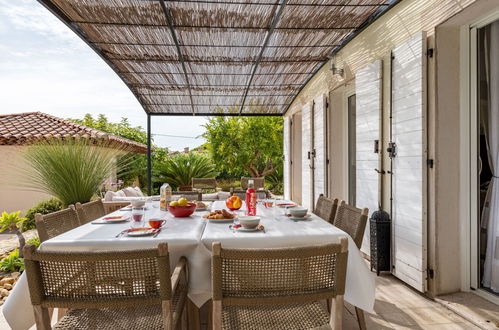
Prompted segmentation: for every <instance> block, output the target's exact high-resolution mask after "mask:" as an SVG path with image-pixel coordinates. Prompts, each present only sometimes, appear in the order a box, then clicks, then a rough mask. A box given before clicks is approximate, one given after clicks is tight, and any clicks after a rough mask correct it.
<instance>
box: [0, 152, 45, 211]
mask: <svg viewBox="0 0 499 330" xmlns="http://www.w3.org/2000/svg"><path fill="white" fill-rule="evenodd" d="M22 149H23V147H19V146H0V212H3V211H6V212H14V211H18V210H21V211H23V212H25V211H26V210H27V209H29V208H31V207H32V206H33V205H35V204H36V203H37V202H39V201H40V200H42V199H46V198H50V195H48V194H44V193H41V192H37V191H30V190H26V189H25V188H22V187H21V186H20V181H21V180H22V179H21V173H20V169H21V168H26V163H25V161H24V160H23V157H22Z"/></svg>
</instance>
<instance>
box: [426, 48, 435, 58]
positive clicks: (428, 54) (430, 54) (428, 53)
mask: <svg viewBox="0 0 499 330" xmlns="http://www.w3.org/2000/svg"><path fill="white" fill-rule="evenodd" d="M426 55H427V56H428V57H433V48H428V49H427V50H426Z"/></svg>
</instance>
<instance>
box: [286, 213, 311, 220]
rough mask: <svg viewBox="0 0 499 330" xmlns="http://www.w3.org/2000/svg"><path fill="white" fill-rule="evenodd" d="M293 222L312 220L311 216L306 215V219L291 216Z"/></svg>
mask: <svg viewBox="0 0 499 330" xmlns="http://www.w3.org/2000/svg"><path fill="white" fill-rule="evenodd" d="M289 218H290V219H291V220H295V221H299V220H310V214H307V215H305V216H304V217H295V216H292V215H291V216H289Z"/></svg>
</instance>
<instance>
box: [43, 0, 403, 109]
mask: <svg viewBox="0 0 499 330" xmlns="http://www.w3.org/2000/svg"><path fill="white" fill-rule="evenodd" d="M39 2H40V3H42V4H43V5H44V6H45V7H46V8H47V9H49V10H50V11H51V12H52V13H53V14H55V15H56V16H57V17H59V18H60V19H61V20H62V21H63V22H64V23H66V24H67V25H68V27H69V28H71V29H72V30H73V31H74V32H75V33H77V34H78V35H79V36H80V37H81V38H82V39H83V40H84V41H85V42H87V44H88V45H89V46H90V47H91V48H93V49H94V50H95V51H96V52H97V53H98V54H99V55H100V56H101V57H102V58H103V59H104V60H105V61H106V62H107V63H108V64H109V65H110V66H111V67H112V69H113V70H114V71H115V72H116V73H117V74H118V75H119V76H120V77H121V79H122V80H123V81H124V82H125V84H126V85H127V86H128V87H129V88H130V90H131V91H132V92H133V93H134V95H135V96H136V98H137V99H138V101H139V102H140V104H141V105H142V106H143V108H144V110H145V111H146V113H148V114H151V115H154V114H168V115H235V114H240V115H282V114H284V113H285V112H286V110H287V108H288V107H289V105H290V104H291V102H292V100H293V99H294V97H295V96H296V95H297V94H298V92H299V91H300V90H301V88H302V87H303V86H304V85H305V84H306V83H307V82H308V80H309V79H310V78H311V77H312V76H313V75H314V73H315V72H317V70H318V69H319V68H320V67H321V66H322V65H324V63H326V62H327V60H328V56H330V55H332V54H334V53H335V52H336V51H338V50H339V49H340V48H341V47H342V46H343V45H344V44H345V43H347V42H348V41H349V40H351V38H352V37H354V36H355V35H356V34H357V33H358V32H359V31H361V30H362V29H363V28H364V27H365V26H367V25H368V24H369V23H370V22H372V21H373V20H374V19H376V18H377V17H379V15H381V14H382V13H383V12H384V11H386V10H387V9H388V8H390V6H392V5H393V4H395V3H396V2H397V0H39Z"/></svg>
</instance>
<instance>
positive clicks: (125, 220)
mask: <svg viewBox="0 0 499 330" xmlns="http://www.w3.org/2000/svg"><path fill="white" fill-rule="evenodd" d="M113 218H114V217H113ZM129 219H130V218H129V217H126V216H120V217H119V218H117V219H106V217H104V218H102V219H97V220H94V221H92V223H93V224H106V223H121V222H127V221H128V220H129Z"/></svg>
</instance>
